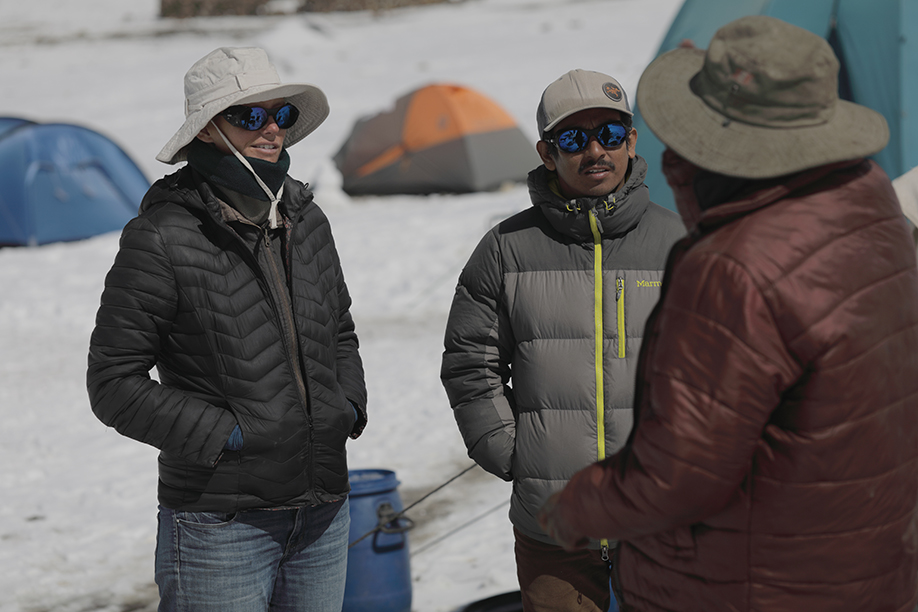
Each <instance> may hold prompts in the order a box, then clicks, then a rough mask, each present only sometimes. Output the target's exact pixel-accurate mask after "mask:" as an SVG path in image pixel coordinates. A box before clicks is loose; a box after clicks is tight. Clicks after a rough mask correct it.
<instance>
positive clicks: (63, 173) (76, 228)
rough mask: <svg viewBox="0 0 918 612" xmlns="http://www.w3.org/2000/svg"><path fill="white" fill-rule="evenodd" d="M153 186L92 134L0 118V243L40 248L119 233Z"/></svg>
mask: <svg viewBox="0 0 918 612" xmlns="http://www.w3.org/2000/svg"><path fill="white" fill-rule="evenodd" d="M149 187H150V183H149V181H148V180H147V179H146V177H145V176H144V175H143V173H142V172H141V171H140V168H138V167H137V165H136V164H135V163H134V162H133V161H132V160H131V158H130V157H128V155H127V154H126V153H125V152H124V151H123V150H122V149H121V148H120V147H119V146H118V145H116V144H115V143H113V142H112V141H111V140H109V139H108V138H106V137H105V136H103V135H101V134H99V133H97V132H94V131H93V130H90V129H87V128H83V127H80V126H77V125H69V124H62V123H35V122H32V121H27V120H25V119H18V118H12V117H0V245H30V246H35V245H40V244H46V243H49V242H59V241H65V240H79V239H82V238H88V237H90V236H95V235H97V234H102V233H105V232H111V231H116V230H120V229H121V228H123V227H124V224H125V223H127V222H128V221H129V220H130V219H131V218H133V217H134V216H135V215H136V214H137V209H138V207H139V206H140V200H141V198H143V195H144V193H146V191H147V189H149Z"/></svg>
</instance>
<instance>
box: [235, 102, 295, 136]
mask: <svg viewBox="0 0 918 612" xmlns="http://www.w3.org/2000/svg"><path fill="white" fill-rule="evenodd" d="M220 116H221V117H223V118H224V119H226V122H227V123H229V124H230V125H232V126H235V127H238V128H242V129H244V130H248V131H250V132H254V131H255V130H260V129H261V128H263V127H264V126H265V124H267V123H268V117H274V122H275V123H277V127H279V128H281V129H282V130H286V129H287V128H289V127H290V126H292V125H293V124H294V123H296V120H297V117H299V116H300V111H299V110H297V108H296V107H295V106H294V105H292V104H290V103H289V102H288V103H287V104H284V105H283V106H281V107H279V108H272V109H267V108H262V107H260V106H230V107H229V108H228V109H226V110H225V111H223V112H222V113H220Z"/></svg>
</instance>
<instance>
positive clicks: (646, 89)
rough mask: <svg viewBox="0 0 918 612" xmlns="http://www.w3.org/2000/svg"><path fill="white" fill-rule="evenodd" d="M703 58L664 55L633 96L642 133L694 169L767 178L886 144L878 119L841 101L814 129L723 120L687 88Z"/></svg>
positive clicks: (697, 52) (695, 52)
mask: <svg viewBox="0 0 918 612" xmlns="http://www.w3.org/2000/svg"><path fill="white" fill-rule="evenodd" d="M704 59H705V52H704V50H701V49H675V50H673V51H670V52H668V53H665V54H664V55H661V56H660V57H658V58H657V59H656V60H654V62H653V63H651V64H650V66H648V67H647V69H646V70H645V71H644V74H643V75H641V80H640V82H639V83H638V91H637V105H638V108H639V109H640V112H641V116H642V117H643V118H644V121H645V122H646V123H647V127H649V128H650V130H651V131H652V132H653V133H654V134H656V136H657V137H658V138H659V139H660V140H661V141H662V142H663V143H664V144H665V145H666V146H668V147H669V148H670V149H672V150H673V151H675V152H676V153H678V154H679V155H680V156H681V157H683V158H685V159H686V160H688V161H690V162H691V163H693V164H695V165H696V166H698V167H700V168H704V169H705V170H709V171H711V172H717V173H719V174H725V175H727V176H735V177H741V178H749V179H764V178H773V177H777V176H782V175H785V174H791V173H794V172H799V171H801V170H806V169H807V168H815V167H817V166H822V165H825V164H829V163H834V162H839V161H844V160H848V159H856V158H859V157H867V156H869V155H872V154H874V153H877V152H878V151H880V150H882V149H883V148H884V147H885V146H886V143H887V142H888V141H889V127H888V126H887V124H886V119H885V118H884V117H883V115H881V114H880V113H877V112H875V111H873V110H871V109H869V108H867V107H865V106H861V105H859V104H854V103H851V102H847V101H844V100H839V101H838V104H837V106H836V109H835V112H834V113H833V115H832V117H831V118H830V119H829V121H827V122H825V123H823V124H821V125H817V126H812V127H794V128H775V127H762V126H757V125H752V124H749V123H743V122H741V121H736V120H728V119H727V117H725V116H724V115H722V114H720V113H718V112H717V111H715V110H714V109H712V108H711V107H710V106H708V105H707V104H706V103H705V102H704V100H702V99H701V98H700V97H699V96H697V95H695V93H694V92H693V91H692V89H691V86H690V82H691V79H692V77H694V76H695V75H696V74H697V73H698V72H700V71H701V68H702V65H703V64H704Z"/></svg>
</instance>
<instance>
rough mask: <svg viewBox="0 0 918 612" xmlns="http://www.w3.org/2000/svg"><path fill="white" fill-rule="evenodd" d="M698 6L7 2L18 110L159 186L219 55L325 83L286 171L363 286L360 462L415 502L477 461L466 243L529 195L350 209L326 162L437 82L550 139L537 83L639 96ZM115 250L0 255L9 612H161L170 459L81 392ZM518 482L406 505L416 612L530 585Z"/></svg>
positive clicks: (4, 559)
mask: <svg viewBox="0 0 918 612" xmlns="http://www.w3.org/2000/svg"><path fill="white" fill-rule="evenodd" d="M680 4H681V1H680V0H466V1H464V2H452V3H447V4H442V5H433V6H427V7H418V8H412V9H402V10H398V11H391V12H386V13H382V14H373V13H368V12H356V13H336V14H324V15H318V14H300V15H288V16H267V17H259V18H219V19H193V20H185V21H176V20H161V19H158V17H157V14H158V10H159V0H130V1H129V2H126V1H125V0H29V1H28V2H17V1H15V0H0V83H2V85H0V116H2V115H12V116H20V117H24V118H27V119H33V120H37V121H65V122H71V123H78V124H81V125H86V126H88V127H91V128H93V129H96V130H98V131H101V132H103V133H104V134H106V135H108V136H110V137H111V138H113V139H114V140H115V141H116V142H118V143H119V144H121V145H122V147H123V148H125V149H126V150H127V151H128V152H129V153H130V154H131V155H132V156H133V157H134V159H135V160H136V161H137V162H138V164H139V165H140V166H141V168H142V169H143V170H144V172H145V173H146V174H147V176H148V178H150V179H151V180H154V179H156V178H158V177H160V176H162V175H163V174H164V173H166V172H167V171H168V169H169V168H168V167H167V166H165V165H163V164H160V163H159V162H157V161H156V160H155V159H154V156H155V155H156V153H157V152H158V151H159V149H160V148H161V147H162V145H163V144H164V143H165V142H166V141H167V140H168V138H169V137H170V136H171V135H172V134H173V133H174V131H175V130H176V129H177V128H178V127H179V125H180V124H181V123H182V120H183V114H182V100H183V93H182V76H183V75H184V73H185V71H186V70H187V69H188V68H189V67H190V66H191V64H192V63H193V62H194V61H195V60H197V59H198V58H200V57H202V56H203V55H205V54H206V53H207V52H209V51H211V50H212V49H214V48H216V47H219V46H261V47H263V48H265V49H266V50H267V51H268V53H269V54H270V56H271V57H272V59H273V60H274V62H275V63H276V65H277V66H278V68H279V70H280V72H281V75H282V78H283V79H284V80H286V81H306V82H311V83H315V84H317V85H319V86H320V87H321V88H322V89H323V90H324V91H325V92H326V94H327V95H328V98H329V101H330V105H331V109H332V110H331V115H330V116H329V118H328V120H327V121H326V122H325V124H323V126H322V127H320V128H319V129H318V131H316V132H315V133H314V134H313V135H311V136H310V137H309V138H307V139H306V140H305V141H303V142H301V143H299V144H298V145H297V146H296V147H295V148H293V149H291V156H292V164H291V170H290V173H291V174H292V175H293V176H296V177H297V178H300V179H302V180H305V181H308V182H310V183H312V184H313V186H314V187H315V189H316V191H317V200H318V202H319V204H320V205H321V206H322V207H323V209H324V210H325V211H326V212H327V214H328V216H329V218H330V219H331V222H332V225H333V228H334V231H335V235H336V240H337V243H338V247H339V250H340V252H341V257H342V260H343V265H344V271H345V275H346V277H347V280H348V284H349V287H350V290H351V293H352V296H353V299H354V309H353V312H354V318H355V320H356V323H357V326H358V332H359V334H360V338H361V344H362V348H361V352H362V355H363V358H364V362H365V366H366V372H367V381H368V386H369V392H370V404H369V410H370V424H369V427H368V428H367V430H366V433H365V434H364V435H363V436H362V437H361V438H360V439H359V440H357V441H355V442H352V443H351V444H350V446H349V458H350V464H351V468H352V469H354V468H387V469H391V470H394V471H395V472H396V474H397V476H398V478H399V480H400V481H401V485H400V487H399V491H400V493H401V496H402V498H403V500H404V501H405V502H406V504H407V503H409V502H410V501H412V500H413V499H417V498H418V497H420V496H421V495H422V494H424V493H425V492H427V491H429V490H431V489H433V488H434V487H436V486H437V485H439V484H440V483H442V482H444V481H445V480H447V479H448V478H450V477H452V476H453V475H455V474H457V473H458V472H460V471H461V470H462V469H464V468H465V467H466V466H468V465H470V463H471V462H470V460H469V459H468V458H467V456H466V453H465V448H464V446H463V444H462V441H461V439H460V437H459V434H458V432H457V430H456V427H455V424H454V421H453V417H452V414H451V411H450V409H449V406H448V403H447V401H446V396H445V394H444V393H443V391H442V387H441V386H440V382H439V378H438V372H439V360H440V352H441V350H442V348H441V347H442V345H441V341H442V333H443V326H444V323H445V318H446V313H447V310H448V307H449V303H450V299H451V297H452V292H453V288H454V286H455V282H456V277H457V276H458V274H459V271H460V269H461V267H462V265H463V264H464V262H465V260H466V259H467V257H468V256H469V254H470V253H471V250H472V249H473V248H474V246H475V244H476V243H477V242H478V240H479V238H480V237H481V236H482V235H483V234H484V232H485V231H486V230H487V229H488V228H489V227H491V226H492V225H493V224H494V223H495V222H497V221H498V220H500V219H502V218H503V217H505V216H507V215H509V214H511V213H513V212H516V211H518V210H521V209H523V208H525V207H527V206H528V205H529V200H528V195H527V193H526V190H525V188H524V187H522V186H519V187H516V188H513V189H509V190H506V191H501V192H495V193H482V194H473V195H462V196H443V195H437V196H431V197H387V198H370V197H368V198H360V199H351V198H350V197H348V196H347V195H345V194H344V193H343V192H342V191H341V190H340V176H339V175H338V172H337V170H336V169H335V167H334V165H333V163H332V161H331V156H332V155H333V154H334V153H335V152H336V151H337V149H338V147H339V146H340V144H341V142H342V141H343V140H344V138H345V137H346V136H347V134H348V133H349V131H350V128H351V126H352V124H353V122H354V121H355V120H356V119H357V118H358V117H360V116H362V115H366V114H371V113H375V112H378V111H380V110H383V109H385V108H386V107H388V106H390V105H391V103H392V101H393V100H395V98H397V97H398V96H400V95H402V94H404V93H407V92H408V91H411V90H412V89H414V88H416V87H418V86H421V85H424V84H427V83H430V82H444V81H445V82H455V83H460V84H464V85H468V86H471V87H473V88H476V89H479V90H480V91H482V92H484V93H486V94H487V95H489V96H491V97H492V98H494V99H495V100H496V101H497V102H499V103H500V104H501V105H502V106H503V107H504V108H506V109H507V110H508V111H509V112H510V114H511V115H513V116H514V117H516V118H517V119H518V121H520V123H521V127H522V128H523V130H524V132H525V133H526V134H527V136H529V137H530V138H531V139H532V140H533V142H534V141H535V132H536V130H535V121H534V116H535V109H536V105H537V104H538V100H539V96H540V95H541V92H542V90H543V89H544V87H545V86H546V85H547V84H548V83H549V82H551V81H553V80H554V79H556V78H557V77H558V76H560V75H561V74H563V73H564V72H566V71H567V70H569V69H571V68H577V67H580V68H588V69H594V70H600V71H602V72H606V73H608V74H612V75H614V76H616V77H617V78H618V79H619V80H620V81H621V82H622V84H623V85H624V86H625V88H626V89H627V90H628V92H629V94H630V95H631V99H634V94H635V86H636V84H637V81H638V78H639V76H640V74H641V71H642V70H643V68H644V67H645V66H646V64H647V63H649V61H650V60H651V58H652V56H653V54H654V52H655V51H656V48H657V46H658V44H659V40H660V39H661V38H662V35H663V33H664V32H665V30H666V29H667V27H668V26H669V23H670V21H671V20H672V17H673V16H674V14H675V11H676V10H677V9H678V6H679V5H680ZM638 150H639V151H640V143H639V144H638ZM117 244H118V235H117V233H115V234H109V235H104V236H99V237H97V238H94V239H91V240H87V241H83V242H78V243H72V244H55V245H48V246H45V247H41V248H36V249H11V248H6V249H0V287H2V290H0V432H2V434H0V612H14V611H21V612H45V611H55V612H89V611H103V610H104V611H109V612H115V611H127V610H155V602H156V599H157V596H156V589H155V586H154V585H153V548H154V539H155V533H156V526H155V518H156V451H155V450H154V449H152V448H149V447H146V446H144V445H142V444H140V443H137V442H134V441H132V440H128V439H125V438H122V437H121V436H119V435H118V434H117V433H115V432H114V431H113V430H109V429H107V428H106V427H104V426H103V425H102V424H101V423H100V422H98V421H97V420H96V419H95V417H94V416H93V415H92V412H91V411H90V408H89V403H88V400H87V397H86V392H85V387H84V376H85V364H86V349H87V345H88V338H89V334H90V332H91V330H92V326H93V319H94V316H95V310H96V308H97V305H98V300H99V295H100V293H101V290H102V283H103V278H104V275H105V273H106V272H107V270H108V268H109V266H110V265H111V262H112V259H113V257H114V254H115V251H116V249H117ZM508 495H509V486H508V485H506V484H505V483H503V482H500V481H498V480H497V479H495V478H493V477H491V476H490V475H487V474H485V473H484V472H483V471H481V470H480V469H479V468H475V469H474V470H473V471H471V472H469V473H468V474H466V475H464V476H462V477H461V478H459V479H458V480H457V481H456V482H455V483H453V484H452V485H450V486H448V487H447V488H446V489H444V490H443V491H442V492H440V493H438V494H436V495H435V496H433V497H431V498H430V499H429V500H427V501H425V502H424V503H423V504H421V505H419V506H418V507H417V509H416V510H413V511H412V512H411V513H409V515H410V516H411V517H412V518H414V519H415V521H416V522H417V523H418V527H417V528H416V529H415V530H414V531H412V532H411V546H412V548H413V549H414V550H415V551H416V553H415V554H414V556H413V557H412V558H411V568H412V577H413V590H414V605H413V608H414V610H416V611H418V612H440V611H442V612H451V611H453V610H456V609H457V608H459V607H461V606H463V605H465V604H468V603H470V602H472V601H475V600H478V599H482V598H485V597H488V596H490V595H494V594H497V593H502V592H505V591H511V590H515V589H517V588H518V586H517V584H516V576H515V569H514V563H513V551H512V534H511V528H510V524H509V521H508V520H507V508H506V506H500V505H501V504H502V503H503V502H504V501H506V499H507V498H508ZM495 508H496V510H494V509H495ZM491 510H494V511H491ZM489 511H491V512H490V513H489ZM480 515H484V518H481V519H480V520H477V521H475V522H474V523H472V524H471V526H469V527H466V528H464V529H461V530H459V531H457V532H456V533H455V534H453V535H450V536H449V537H446V538H445V539H442V540H441V541H439V542H437V543H436V544H434V545H432V546H430V547H428V548H425V543H431V542H434V541H435V540H436V539H437V538H440V537H442V536H443V535H445V534H447V533H449V532H451V531H452V530H454V529H456V528H458V527H460V526H462V525H464V524H466V523H467V522H468V521H470V520H471V519H473V518H475V517H478V516H480Z"/></svg>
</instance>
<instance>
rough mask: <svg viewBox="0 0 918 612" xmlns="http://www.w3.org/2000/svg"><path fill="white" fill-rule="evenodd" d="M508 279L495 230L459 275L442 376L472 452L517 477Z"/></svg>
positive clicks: (493, 470) (507, 475)
mask: <svg viewBox="0 0 918 612" xmlns="http://www.w3.org/2000/svg"><path fill="white" fill-rule="evenodd" d="M502 284H503V283H502V274H501V264H500V253H499V249H498V244H497V239H496V236H495V234H494V233H493V232H491V233H488V234H487V235H486V236H485V237H484V239H482V241H481V243H480V244H479V245H478V248H477V249H476V250H475V252H474V253H473V254H472V257H471V258H470V259H469V262H468V264H466V267H465V269H464V270H463V271H462V274H461V275H460V277H459V285H458V287H457V288H456V293H455V295H454V297H453V303H452V307H451V308H450V313H449V318H448V320H447V325H446V337H445V341H444V345H445V350H444V352H443V362H442V366H441V370H440V378H441V380H442V382H443V386H444V387H445V389H446V394H447V396H448V397H449V401H450V405H451V406H452V408H453V414H454V416H455V418H456V423H457V424H458V426H459V431H460V432H461V434H462V438H463V440H464V442H465V445H466V448H468V451H469V457H471V458H472V459H473V460H474V461H475V462H476V463H478V464H479V465H480V466H481V467H483V468H484V469H485V470H487V471H489V472H491V473H492V474H494V475H496V476H498V477H500V478H502V479H504V480H512V479H513V475H512V473H511V467H512V463H513V449H514V444H515V440H516V419H515V411H514V407H513V397H512V394H511V392H510V388H509V386H508V382H509V380H510V362H511V358H512V347H513V346H514V342H513V338H512V337H511V334H512V332H511V331H510V327H509V325H508V324H507V316H506V312H504V311H503V309H502V306H501V295H502Z"/></svg>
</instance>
